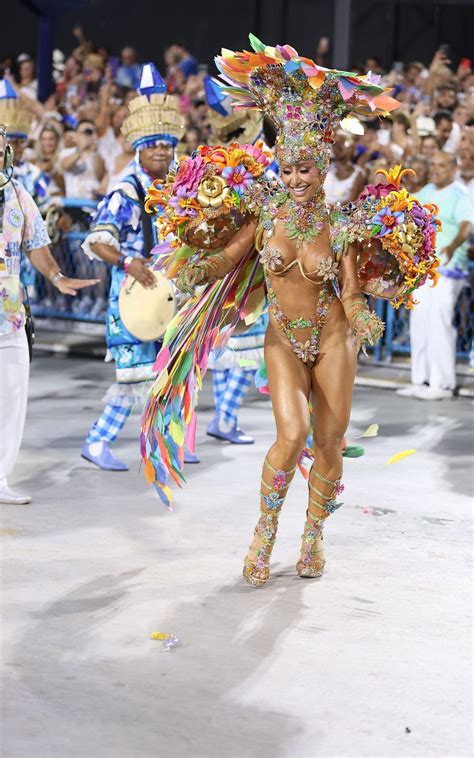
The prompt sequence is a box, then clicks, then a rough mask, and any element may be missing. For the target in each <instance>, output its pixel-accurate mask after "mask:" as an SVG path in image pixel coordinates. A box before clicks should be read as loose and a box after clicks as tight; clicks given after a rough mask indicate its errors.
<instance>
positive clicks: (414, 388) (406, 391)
mask: <svg viewBox="0 0 474 758" xmlns="http://www.w3.org/2000/svg"><path fill="white" fill-rule="evenodd" d="M422 387H423V385H422V384H408V385H407V386H406V387H402V389H399V390H395V394H396V395H398V396H399V397H415V393H416V392H418V390H420V389H421V388H422Z"/></svg>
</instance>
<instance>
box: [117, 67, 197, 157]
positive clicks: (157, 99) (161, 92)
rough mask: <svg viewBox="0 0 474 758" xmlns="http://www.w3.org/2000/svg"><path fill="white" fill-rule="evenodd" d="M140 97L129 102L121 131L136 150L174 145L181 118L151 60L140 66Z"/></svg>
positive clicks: (175, 101)
mask: <svg viewBox="0 0 474 758" xmlns="http://www.w3.org/2000/svg"><path fill="white" fill-rule="evenodd" d="M138 92H139V95H140V96H139V97H136V98H135V99H134V100H132V101H131V102H130V105H129V106H128V107H129V111H130V115H129V116H127V118H126V119H125V121H124V122H123V125H122V134H123V135H124V136H125V138H126V139H127V140H128V141H129V142H131V143H132V145H133V147H134V148H135V150H139V149H141V148H144V147H152V146H153V145H155V144H156V143H157V142H170V143H171V144H172V145H173V147H176V145H177V144H178V142H179V140H180V139H181V137H182V136H183V134H184V130H185V124H184V118H183V116H182V115H181V113H180V111H179V102H178V99H177V97H176V96H175V95H168V94H167V93H166V83H165V82H164V80H163V79H162V77H161V76H160V74H159V73H158V71H157V69H156V67H155V65H154V64H153V63H146V64H145V65H144V66H143V70H142V78H141V82H140V87H139V89H138Z"/></svg>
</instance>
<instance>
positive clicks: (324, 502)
mask: <svg viewBox="0 0 474 758" xmlns="http://www.w3.org/2000/svg"><path fill="white" fill-rule="evenodd" d="M312 476H314V477H315V478H316V482H317V484H318V485H319V487H320V488H321V489H319V488H318V487H316V484H315V483H314V480H312ZM308 485H309V503H308V510H307V511H306V522H305V525H304V531H303V534H302V535H301V539H302V544H301V555H300V559H299V561H298V563H297V564H296V571H297V572H298V575H299V576H301V577H302V578H308V579H315V578H316V577H318V576H322V575H323V571H324V566H325V563H326V561H325V560H324V551H323V526H324V521H325V519H327V517H328V516H330V514H331V513H334V511H336V510H337V509H338V508H340V506H341V505H342V503H336V497H337V496H338V495H340V494H341V492H342V491H343V490H344V485H342V484H341V480H340V479H337V480H336V481H335V482H333V481H331V480H330V479H326V477H324V476H323V475H322V474H320V473H319V471H316V469H315V468H314V466H313V467H312V468H311V471H310V473H309V480H308ZM328 488H330V494H326V493H324V492H322V491H321V490H322V489H328Z"/></svg>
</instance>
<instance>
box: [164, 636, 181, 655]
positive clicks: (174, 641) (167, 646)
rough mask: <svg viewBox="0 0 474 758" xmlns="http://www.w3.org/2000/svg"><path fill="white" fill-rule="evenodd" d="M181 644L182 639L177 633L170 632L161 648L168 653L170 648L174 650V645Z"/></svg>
mask: <svg viewBox="0 0 474 758" xmlns="http://www.w3.org/2000/svg"><path fill="white" fill-rule="evenodd" d="M180 644H181V640H180V639H179V637H177V636H176V634H170V635H169V637H168V639H167V640H166V642H165V643H164V645H163V647H162V648H161V649H162V650H163V652H164V653H167V652H168V650H172V649H173V648H174V647H176V646H177V645H180Z"/></svg>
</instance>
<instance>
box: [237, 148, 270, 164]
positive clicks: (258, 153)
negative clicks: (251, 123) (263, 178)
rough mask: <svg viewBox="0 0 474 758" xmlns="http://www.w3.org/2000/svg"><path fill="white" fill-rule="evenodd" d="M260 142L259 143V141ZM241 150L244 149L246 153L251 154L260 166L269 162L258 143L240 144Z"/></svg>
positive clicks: (267, 156)
mask: <svg viewBox="0 0 474 758" xmlns="http://www.w3.org/2000/svg"><path fill="white" fill-rule="evenodd" d="M260 144H261V143H260ZM240 149H241V150H245V152H246V153H248V154H249V155H251V156H252V158H253V159H254V161H256V163H261V164H262V166H268V165H269V163H270V157H269V155H268V154H267V153H265V152H264V151H263V150H261V148H259V147H258V145H241V146H240Z"/></svg>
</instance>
